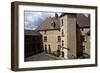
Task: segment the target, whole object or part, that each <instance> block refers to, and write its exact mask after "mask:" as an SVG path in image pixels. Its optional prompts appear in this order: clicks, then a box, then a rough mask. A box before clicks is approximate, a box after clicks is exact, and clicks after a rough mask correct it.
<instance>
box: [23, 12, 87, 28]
mask: <svg viewBox="0 0 100 73" xmlns="http://www.w3.org/2000/svg"><path fill="white" fill-rule="evenodd" d="M57 14H58V15H59V16H60V15H61V13H57ZM84 15H85V16H86V17H88V14H84ZM54 16H55V13H52V12H35V11H27V10H26V11H24V29H26V30H35V29H36V28H37V27H38V26H39V25H40V24H41V23H42V22H43V21H44V20H45V19H47V18H48V17H54Z"/></svg>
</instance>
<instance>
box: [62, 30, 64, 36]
mask: <svg viewBox="0 0 100 73" xmlns="http://www.w3.org/2000/svg"><path fill="white" fill-rule="evenodd" d="M62 37H64V30H63V29H62Z"/></svg>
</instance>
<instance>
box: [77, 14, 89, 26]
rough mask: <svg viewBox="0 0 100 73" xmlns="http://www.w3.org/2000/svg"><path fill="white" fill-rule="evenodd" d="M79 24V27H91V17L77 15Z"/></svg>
mask: <svg viewBox="0 0 100 73" xmlns="http://www.w3.org/2000/svg"><path fill="white" fill-rule="evenodd" d="M77 24H78V25H79V27H81V28H82V27H83V28H84V27H90V15H89V16H88V17H86V16H85V15H83V14H77Z"/></svg>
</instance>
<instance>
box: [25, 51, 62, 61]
mask: <svg viewBox="0 0 100 73" xmlns="http://www.w3.org/2000/svg"><path fill="white" fill-rule="evenodd" d="M61 59H62V58H59V57H55V56H53V55H50V54H46V53H44V52H42V53H39V54H36V55H33V56H31V57H28V58H25V61H44V60H61Z"/></svg>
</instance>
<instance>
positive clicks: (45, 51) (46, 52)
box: [45, 44, 47, 53]
mask: <svg viewBox="0 0 100 73" xmlns="http://www.w3.org/2000/svg"><path fill="white" fill-rule="evenodd" d="M45 53H47V45H46V44H45Z"/></svg>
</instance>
